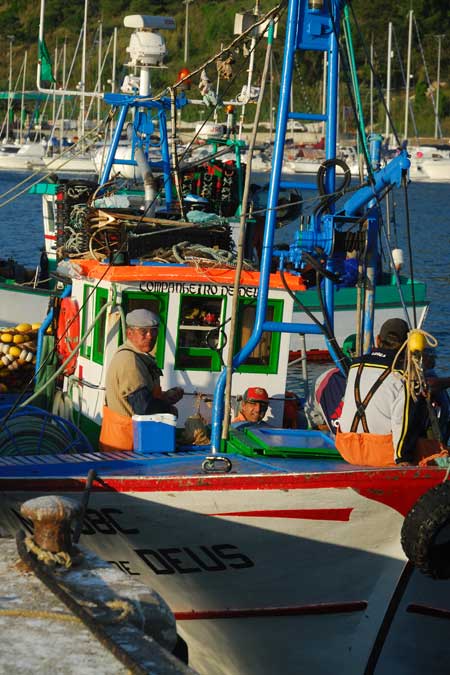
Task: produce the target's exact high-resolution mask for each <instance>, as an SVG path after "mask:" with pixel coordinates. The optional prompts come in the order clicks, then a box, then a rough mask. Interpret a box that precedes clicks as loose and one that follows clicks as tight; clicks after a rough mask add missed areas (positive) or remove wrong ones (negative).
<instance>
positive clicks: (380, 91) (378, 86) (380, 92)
mask: <svg viewBox="0 0 450 675" xmlns="http://www.w3.org/2000/svg"><path fill="white" fill-rule="evenodd" d="M348 5H349V7H350V11H351V13H352V18H353V22H354V24H355V28H356V30H357V32H358V35H359V37H360V38H361V41H362V47H363V49H364V54H365V57H366V60H367V63H368V64H369V68H370V71H371V73H372V75H373V79H374V82H375V86H376V90H377V93H378V98H379V100H380V102H381V104H382V106H383V108H384V111H385V113H386V116H387V118H388V120H389V124H390V127H391V129H392V133H393V135H394V137H395V141H396V143H397V145H398V146H400V140H399V136H398V132H397V129H396V127H395V124H394V120H393V118H392V115H391V112H390V110H389V109H388V107H387V105H386V100H385V98H384V95H383V85H382V83H381V82H380V78H379V77H378V73H377V71H376V70H375V68H374V66H373V63H372V61H371V59H370V54H369V52H368V49H367V45H366V42H365V40H364V38H363V36H362V33H361V29H360V27H359V23H358V20H357V18H356V15H355V11H354V9H353V4H352V2H350V1H349V2H348Z"/></svg>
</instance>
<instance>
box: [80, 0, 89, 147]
mask: <svg viewBox="0 0 450 675" xmlns="http://www.w3.org/2000/svg"><path fill="white" fill-rule="evenodd" d="M87 10H88V0H84V22H83V48H82V56H81V82H80V91H81V99H80V136H81V138H82V139H84V129H85V121H84V116H85V111H86V99H85V93H86V38H87Z"/></svg>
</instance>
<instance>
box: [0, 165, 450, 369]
mask: <svg viewBox="0 0 450 675" xmlns="http://www.w3.org/2000/svg"><path fill="white" fill-rule="evenodd" d="M24 177H25V176H24V174H19V173H16V174H8V175H7V174H6V173H0V258H7V257H13V258H15V259H16V260H18V261H19V262H21V263H23V264H25V265H27V266H34V265H36V264H37V263H38V261H39V254H40V247H41V246H42V241H43V240H42V231H41V198H40V196H39V195H28V194H25V195H24V196H22V197H19V198H18V199H17V200H15V201H14V202H12V203H10V204H7V205H6V206H3V202H4V201H5V199H8V197H3V195H4V194H5V192H6V191H7V190H9V189H10V188H12V187H13V186H15V185H17V184H18V183H19V182H20V181H22V180H23V179H24ZM408 199H409V207H410V220H411V233H412V248H413V255H414V259H413V266H414V274H415V277H416V278H417V279H420V280H423V281H426V282H427V287H428V297H429V299H430V300H431V308H430V311H429V314H428V317H427V320H426V323H425V329H426V330H428V331H429V332H430V333H431V334H432V335H434V336H435V337H436V338H437V339H438V341H439V348H438V364H437V365H438V370H439V372H440V373H441V374H448V373H450V337H449V330H448V322H449V317H450V265H449V263H450V255H449V253H450V210H449V204H450V183H447V184H443V183H415V184H411V185H410V187H409V191H408ZM404 213H405V205H404V197H403V192H402V191H400V190H398V191H397V192H396V220H397V231H398V240H399V244H400V246H401V247H402V248H403V249H404V251H405V261H406V264H405V269H406V270H407V269H408V261H407V255H406V253H407V245H406V244H407V242H406V231H405V226H404Z"/></svg>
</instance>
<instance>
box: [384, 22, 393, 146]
mask: <svg viewBox="0 0 450 675" xmlns="http://www.w3.org/2000/svg"><path fill="white" fill-rule="evenodd" d="M391 58H392V23H391V22H390V21H389V29H388V53H387V73H386V128H385V132H384V135H385V137H386V140H387V141H388V140H389V132H390V125H389V115H388V114H387V113H389V112H390V110H391Z"/></svg>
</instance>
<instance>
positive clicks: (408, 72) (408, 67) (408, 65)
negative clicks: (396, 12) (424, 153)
mask: <svg viewBox="0 0 450 675" xmlns="http://www.w3.org/2000/svg"><path fill="white" fill-rule="evenodd" d="M412 26H413V10H412V9H410V10H409V27H408V54H407V59H406V91H405V131H404V134H403V138H404V139H405V141H407V140H408V116H409V83H410V80H411V43H412Z"/></svg>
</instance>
